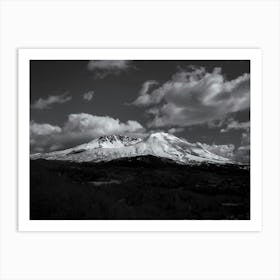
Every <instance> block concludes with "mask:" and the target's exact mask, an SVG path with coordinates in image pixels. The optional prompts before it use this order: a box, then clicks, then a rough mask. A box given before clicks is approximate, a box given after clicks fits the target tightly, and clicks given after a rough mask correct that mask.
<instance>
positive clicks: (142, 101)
mask: <svg viewBox="0 0 280 280" xmlns="http://www.w3.org/2000/svg"><path fill="white" fill-rule="evenodd" d="M156 85H158V82H157V81H154V80H149V81H146V82H144V83H143V85H142V87H141V90H140V92H139V97H138V98H137V99H136V100H135V101H134V102H132V104H133V105H136V106H142V105H143V106H145V105H146V104H149V98H150V95H149V93H150V92H149V91H150V89H151V88H152V87H153V86H156Z"/></svg>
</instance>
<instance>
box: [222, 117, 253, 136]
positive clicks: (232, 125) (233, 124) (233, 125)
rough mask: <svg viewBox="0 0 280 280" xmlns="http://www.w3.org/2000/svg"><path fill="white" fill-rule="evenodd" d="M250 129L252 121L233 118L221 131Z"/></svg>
mask: <svg viewBox="0 0 280 280" xmlns="http://www.w3.org/2000/svg"><path fill="white" fill-rule="evenodd" d="M248 129H250V122H249V121H248V122H238V121H236V120H233V119H231V120H230V121H229V122H228V123H227V124H226V127H225V128H222V129H221V130H220V131H221V132H222V133H225V132H228V131H230V130H248Z"/></svg>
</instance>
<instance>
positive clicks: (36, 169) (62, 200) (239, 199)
mask: <svg viewBox="0 0 280 280" xmlns="http://www.w3.org/2000/svg"><path fill="white" fill-rule="evenodd" d="M30 165H31V166H30V218H31V219H51V220H55V219H78V220H79V219H122V220H128V219H155V220H158V219H161V220H162V219H197V220H204V219H205V220H211V219H212V220H217V219H218V220H220V219H241V220H244V219H250V171H249V170H248V168H246V167H245V166H239V165H232V164H231V165H213V164H202V165H178V164H176V163H175V162H173V161H171V160H167V159H162V158H157V157H153V156H142V157H134V158H125V159H118V160H114V161H111V162H107V163H73V162H63V161H48V160H31V161H30Z"/></svg>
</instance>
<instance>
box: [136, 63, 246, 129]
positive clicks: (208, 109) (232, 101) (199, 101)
mask: <svg viewBox="0 0 280 280" xmlns="http://www.w3.org/2000/svg"><path fill="white" fill-rule="evenodd" d="M142 89H143V87H142ZM132 104H134V105H136V106H142V107H145V108H146V111H147V112H148V113H149V114H151V116H152V120H151V121H150V122H149V124H148V126H149V127H166V126H181V127H184V126H191V125H196V124H203V123H207V122H210V121H213V120H221V119H223V118H224V117H225V116H226V115H227V114H229V113H234V112H238V111H240V110H244V109H246V108H249V106H250V75H249V74H247V73H244V74H243V75H241V76H239V77H237V78H236V79H233V80H230V81H228V80H226V78H225V77H224V75H223V74H222V70H221V68H215V69H214V70H213V71H212V72H207V71H206V69H205V68H204V67H199V68H197V67H194V66H192V67H191V69H190V71H185V70H180V71H179V72H178V73H176V74H174V75H173V76H172V78H171V80H169V81H167V82H166V83H164V84H162V85H161V86H159V87H157V88H156V89H153V90H152V91H150V92H148V91H146V92H145V91H143V90H141V91H140V93H139V96H138V98H137V99H136V100H134V102H133V103H132Z"/></svg>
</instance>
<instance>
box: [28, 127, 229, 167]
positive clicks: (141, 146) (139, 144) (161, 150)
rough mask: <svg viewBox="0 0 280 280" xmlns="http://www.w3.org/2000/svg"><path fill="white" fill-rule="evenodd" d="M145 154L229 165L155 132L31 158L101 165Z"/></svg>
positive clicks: (200, 147) (196, 147) (197, 147)
mask: <svg viewBox="0 0 280 280" xmlns="http://www.w3.org/2000/svg"><path fill="white" fill-rule="evenodd" d="M143 155H152V156H156V157H161V158H167V159H171V160H174V161H176V162H178V163H181V164H189V163H202V162H210V163H219V164H224V163H230V160H229V159H226V158H224V157H221V156H218V155H216V154H214V153H212V152H210V151H208V150H207V149H206V148H205V147H203V145H202V144H200V143H190V142H188V141H186V140H185V139H181V138H178V137H176V136H174V135H171V134H168V133H164V132H157V133H152V134H150V135H149V136H148V137H146V138H144V139H141V138H135V137H129V136H120V135H110V136H102V137H99V138H97V139H94V140H93V141H91V142H89V143H85V144H82V145H79V146H76V147H74V148H70V149H66V150H62V151H55V152H50V153H37V154H33V155H31V159H39V158H42V159H47V160H65V161H75V162H89V161H94V162H99V161H111V160H114V159H118V158H129V157H135V156H143Z"/></svg>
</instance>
